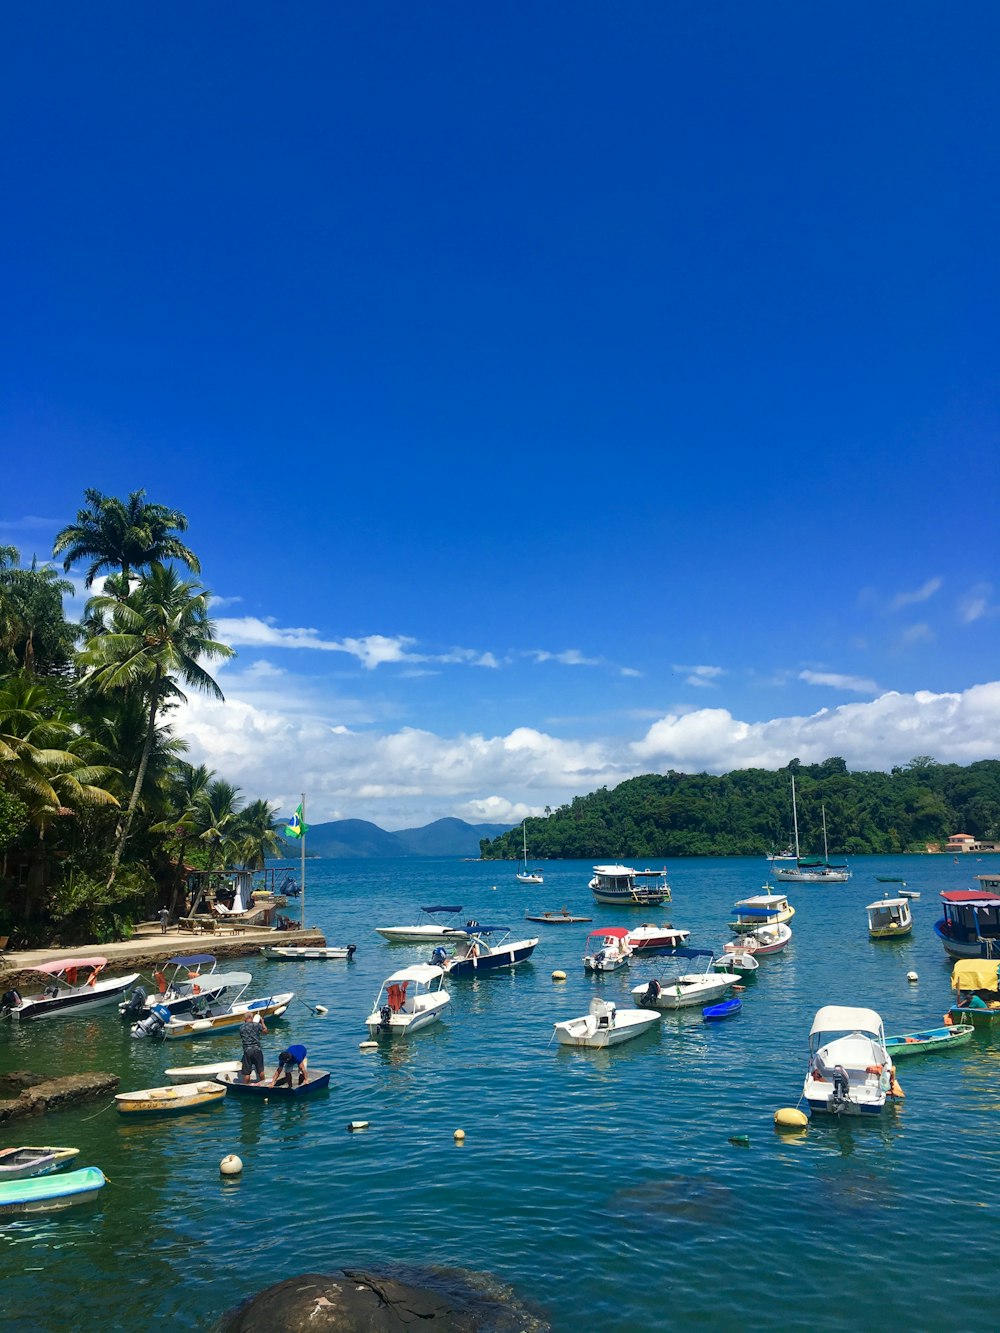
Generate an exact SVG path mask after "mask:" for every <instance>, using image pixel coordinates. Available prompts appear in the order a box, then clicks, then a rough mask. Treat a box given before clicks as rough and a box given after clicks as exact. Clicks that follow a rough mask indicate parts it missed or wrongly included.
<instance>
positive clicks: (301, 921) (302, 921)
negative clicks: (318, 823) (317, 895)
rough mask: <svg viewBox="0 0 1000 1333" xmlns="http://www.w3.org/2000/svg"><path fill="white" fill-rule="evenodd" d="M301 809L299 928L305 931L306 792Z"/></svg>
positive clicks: (303, 794) (303, 795)
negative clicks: (300, 912) (300, 913)
mask: <svg viewBox="0 0 1000 1333" xmlns="http://www.w3.org/2000/svg"><path fill="white" fill-rule="evenodd" d="M299 809H300V810H301V811H302V837H301V838H300V839H299V841H300V842H301V843H302V894H301V902H300V906H301V911H302V915H301V916H300V917H299V928H300V929H301V930H305V928H306V794H305V792H303V793H302V804H301V806H299Z"/></svg>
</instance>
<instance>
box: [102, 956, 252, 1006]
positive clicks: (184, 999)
mask: <svg viewBox="0 0 1000 1333" xmlns="http://www.w3.org/2000/svg"><path fill="white" fill-rule="evenodd" d="M206 963H207V964H210V966H209V967H208V970H207V971H204V972H202V971H201V968H202V966H203V965H205V964H206ZM215 967H216V962H215V958H214V957H213V956H212V955H211V954H208V953H196V954H189V955H187V956H186V957H183V958H171V959H170V960H169V962H167V963H164V965H163V967H162V968H160V969H158V970H157V971H156V972H154V973H153V980H154V982H155V983H156V990H154V991H152V992H151V993H147V991H146V988H145V986H136V987H135V988H134V989H133V990H132V992H131V994H130V995H129V996H128V998H127V999H126V1000H123V1001H122V1003H121V1004H120V1005H119V1006H118V1012H119V1013H120V1014H121V1016H122V1018H126V1019H129V1020H130V1021H131V1022H135V1020H136V1019H137V1018H146V1017H147V1016H148V1015H149V1014H150V1013H152V1011H153V1008H154V1007H155V1006H159V1007H160V1008H161V1009H166V1010H167V1011H168V1012H169V1013H171V1014H186V1013H189V1012H190V1011H191V1009H192V1007H197V1006H198V1005H199V1004H204V1003H205V1002H207V1001H211V1000H218V999H220V998H221V997H222V996H223V995H224V994H225V992H226V991H227V990H230V989H233V990H235V989H236V987H238V986H242V985H243V984H244V981H243V978H245V977H246V975H247V974H246V973H245V972H217V971H216V970H215ZM167 969H171V970H170V971H168V970H167ZM182 974H183V975H182Z"/></svg>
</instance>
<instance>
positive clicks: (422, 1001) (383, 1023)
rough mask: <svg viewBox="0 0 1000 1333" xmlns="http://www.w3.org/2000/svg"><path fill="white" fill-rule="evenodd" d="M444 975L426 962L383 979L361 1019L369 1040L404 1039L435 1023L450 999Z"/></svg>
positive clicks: (405, 968) (437, 968)
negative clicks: (368, 1011) (372, 1038)
mask: <svg viewBox="0 0 1000 1333" xmlns="http://www.w3.org/2000/svg"><path fill="white" fill-rule="evenodd" d="M444 976H445V974H444V972H442V970H441V968H439V967H431V966H430V965H429V964H428V963H421V964H418V965H417V966H416V967H404V968H400V970H399V971H398V972H393V973H392V975H391V976H388V977H386V979H385V981H384V982H383V983H382V988H381V990H380V991H379V993H378V995H377V996H376V997H375V1003H374V1004H373V1005H372V1011H371V1013H370V1014H369V1015H368V1017H367V1018H366V1019H365V1026H366V1027H367V1028H368V1033H369V1036H371V1037H408V1036H410V1035H411V1034H412V1033H414V1032H419V1031H420V1030H421V1029H422V1028H425V1027H427V1026H428V1025H429V1024H431V1023H434V1022H436V1021H437V1020H438V1019H439V1018H440V1017H441V1011H442V1010H443V1009H444V1008H445V1007H446V1005H447V1004H448V1003H449V1002H450V1000H451V996H450V995H449V994H448V992H447V991H446V990H445V989H444Z"/></svg>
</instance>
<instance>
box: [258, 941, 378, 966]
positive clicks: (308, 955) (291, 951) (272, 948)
mask: <svg viewBox="0 0 1000 1333" xmlns="http://www.w3.org/2000/svg"><path fill="white" fill-rule="evenodd" d="M357 951H358V946H357V945H356V944H347V945H345V946H344V947H343V948H341V947H340V946H339V945H335V944H331V945H318V944H313V945H310V944H265V945H264V946H263V948H262V949H261V953H262V954H263V955H264V957H265V958H270V959H272V960H273V961H275V962H281V961H282V960H285V961H286V962H295V961H301V960H302V959H309V960H312V959H321V960H328V959H331V958H346V959H347V961H348V962H350V961H351V960H352V959H353V957H354V955H355V954H356V953H357Z"/></svg>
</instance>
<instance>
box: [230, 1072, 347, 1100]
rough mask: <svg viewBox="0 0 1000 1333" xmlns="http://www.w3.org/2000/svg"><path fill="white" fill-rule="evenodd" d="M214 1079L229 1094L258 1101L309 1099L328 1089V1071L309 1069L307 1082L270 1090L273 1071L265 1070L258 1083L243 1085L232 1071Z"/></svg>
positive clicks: (240, 1079) (295, 1082) (293, 1083)
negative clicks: (316, 1093) (226, 1089)
mask: <svg viewBox="0 0 1000 1333" xmlns="http://www.w3.org/2000/svg"><path fill="white" fill-rule="evenodd" d="M216 1078H217V1081H218V1082H219V1083H221V1084H223V1086H224V1087H226V1088H228V1089H229V1091H230V1092H232V1093H235V1094H236V1095H238V1096H240V1097H251V1098H253V1097H256V1098H257V1100H258V1101H272V1100H273V1101H279V1102H281V1101H296V1100H298V1099H300V1098H302V1097H311V1096H312V1094H313V1093H315V1092H327V1091H328V1090H329V1087H330V1071H329V1069H310V1070H309V1078H308V1081H307V1082H305V1083H299V1082H298V1080H297V1079H293V1080H292V1086H291V1087H289V1086H288V1085H287V1084H286V1083H279V1084H278V1086H277V1087H274V1088H272V1087H271V1079H272V1078H274V1070H273V1069H268V1070H265V1071H264V1077H263V1079H262V1080H261V1081H260V1082H259V1083H244V1082H243V1080H242V1077H241V1076H240V1074H239V1072H238V1071H232V1070H231V1071H230V1072H229V1073H226V1074H218V1075H217V1076H216Z"/></svg>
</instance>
